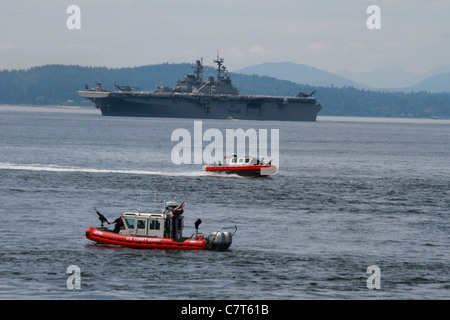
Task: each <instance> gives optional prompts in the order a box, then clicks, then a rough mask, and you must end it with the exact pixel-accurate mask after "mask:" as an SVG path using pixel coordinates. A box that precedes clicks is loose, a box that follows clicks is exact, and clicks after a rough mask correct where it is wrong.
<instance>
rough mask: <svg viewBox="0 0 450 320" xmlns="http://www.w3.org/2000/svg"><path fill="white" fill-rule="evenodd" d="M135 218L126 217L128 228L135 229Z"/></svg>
mask: <svg viewBox="0 0 450 320" xmlns="http://www.w3.org/2000/svg"><path fill="white" fill-rule="evenodd" d="M134 222H135V220H134V219H130V218H125V223H126V224H127V228H128V229H134Z"/></svg>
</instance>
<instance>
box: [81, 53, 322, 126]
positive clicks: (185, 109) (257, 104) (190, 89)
mask: <svg viewBox="0 0 450 320" xmlns="http://www.w3.org/2000/svg"><path fill="white" fill-rule="evenodd" d="M202 60H203V59H202ZM202 60H197V61H196V63H195V65H194V70H195V71H194V74H187V75H186V76H185V77H184V78H182V79H179V80H178V81H177V84H176V87H175V88H169V87H160V86H158V87H157V88H156V89H155V90H153V91H146V92H144V91H140V90H136V89H135V88H132V87H130V86H119V85H116V87H117V90H106V89H103V88H102V85H101V84H100V83H98V84H97V87H96V88H89V87H88V86H87V85H86V87H85V89H84V90H81V91H78V94H79V95H80V96H82V97H85V98H87V99H89V100H91V101H92V102H94V103H95V106H96V107H97V108H98V109H100V110H101V112H102V115H104V116H132V117H170V118H194V119H245V120H291V121H316V116H317V113H319V111H320V110H321V109H322V106H321V105H320V103H319V102H318V101H317V100H316V98H315V97H313V94H314V92H312V93H311V94H305V93H298V94H297V95H295V96H292V97H283V96H269V95H240V94H239V91H238V90H237V89H236V88H235V87H234V86H233V84H232V82H231V78H230V76H229V75H228V72H227V69H226V67H225V66H224V65H223V62H224V59H222V58H219V56H217V59H215V60H213V61H214V62H215V63H216V64H217V69H216V70H217V78H216V79H215V78H214V77H213V76H209V77H208V80H207V81H206V82H204V81H203V62H202Z"/></svg>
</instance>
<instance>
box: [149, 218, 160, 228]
mask: <svg viewBox="0 0 450 320" xmlns="http://www.w3.org/2000/svg"><path fill="white" fill-rule="evenodd" d="M149 222H150V224H149V229H150V230H160V229H161V222H159V220H154V219H150V220H149Z"/></svg>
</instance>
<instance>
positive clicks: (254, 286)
mask: <svg viewBox="0 0 450 320" xmlns="http://www.w3.org/2000/svg"><path fill="white" fill-rule="evenodd" d="M193 125H194V123H193V120H188V119H154V118H153V119H152V118H122V117H117V118H109V117H102V116H100V114H99V112H98V111H96V110H91V109H61V108H38V107H33V108H26V107H11V106H1V107H0V181H1V185H0V199H1V204H0V217H1V222H2V223H1V226H0V234H1V240H2V245H1V247H0V259H1V260H0V261H1V264H0V298H2V299H72V298H77V299H80V298H81V299H448V298H450V283H449V279H450V272H449V267H450V263H449V260H450V259H449V258H450V252H449V244H450V241H449V240H450V239H449V234H450V233H449V231H450V228H449V222H450V215H449V210H450V121H438V120H401V119H357V118H356V119H352V118H326V117H319V119H318V121H317V122H315V123H305V122H258V121H225V120H207V121H203V130H206V129H207V128H217V129H220V130H221V131H223V132H225V130H226V129H227V128H229V129H236V128H242V129H244V130H245V129H248V128H254V129H269V130H270V129H279V134H280V138H279V155H280V161H279V167H280V170H279V173H278V174H277V175H275V176H272V177H269V178H263V179H255V178H242V177H237V176H220V175H219V176H217V175H214V174H205V173H204V172H203V171H202V170H201V165H180V166H177V165H174V164H173V163H172V161H171V150H172V148H173V147H174V146H175V144H176V142H172V141H171V134H172V132H173V131H174V130H175V129H177V128H185V129H187V130H189V131H190V132H191V133H192V134H193ZM205 144H206V143H205ZM173 197H177V199H179V200H180V201H182V200H186V201H187V205H186V210H185V235H190V234H191V233H192V232H193V230H194V226H193V224H194V221H195V220H196V219H198V218H201V219H202V220H203V224H202V225H201V227H200V229H201V231H203V232H205V233H209V232H212V231H216V230H217V229H218V228H219V227H221V226H222V225H237V227H238V231H237V233H236V234H235V236H234V238H233V244H232V246H231V248H230V250H229V251H227V252H213V251H196V252H185V251H157V250H136V249H128V248H118V247H106V246H101V245H97V244H95V243H93V242H91V241H89V240H87V239H86V238H85V236H84V231H85V229H86V227H88V226H98V225H99V221H98V219H97V216H96V214H95V211H94V209H93V208H94V207H95V208H97V209H99V210H100V211H101V212H102V213H103V214H104V215H105V216H106V217H107V218H108V219H109V220H113V219H115V218H116V217H117V216H118V215H119V214H120V213H122V212H124V211H125V210H128V209H136V208H140V209H143V210H145V209H154V208H155V207H157V208H160V207H161V205H162V201H164V200H171V199H172V198H173ZM155 199H156V201H155ZM71 265H76V266H78V267H79V268H80V270H81V283H80V284H81V288H80V289H73V290H69V289H68V287H67V279H68V277H69V276H70V274H67V268H68V267H69V266H71ZM371 265H377V266H378V267H379V268H380V274H381V278H380V280H381V281H380V285H381V289H379V290H378V289H368V287H367V278H368V277H369V276H370V274H368V273H366V271H367V268H368V267H369V266H371Z"/></svg>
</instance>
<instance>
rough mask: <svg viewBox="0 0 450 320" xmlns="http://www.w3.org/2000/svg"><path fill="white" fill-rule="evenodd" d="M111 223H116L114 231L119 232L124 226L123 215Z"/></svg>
mask: <svg viewBox="0 0 450 320" xmlns="http://www.w3.org/2000/svg"><path fill="white" fill-rule="evenodd" d="M110 223H115V224H116V225H115V226H114V233H119V231H120V229H122V228H123V220H122V217H118V218H117V219H116V220H114V221H113V222H110Z"/></svg>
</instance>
